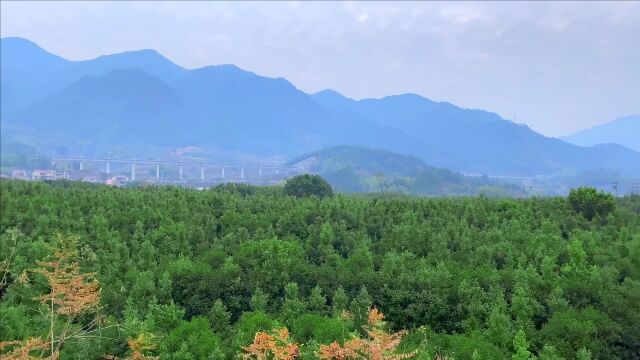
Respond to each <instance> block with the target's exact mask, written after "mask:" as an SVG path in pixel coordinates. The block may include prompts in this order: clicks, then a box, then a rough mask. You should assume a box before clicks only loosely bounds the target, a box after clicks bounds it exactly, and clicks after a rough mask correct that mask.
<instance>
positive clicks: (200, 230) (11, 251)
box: [0, 180, 640, 359]
mask: <svg viewBox="0 0 640 360" xmlns="http://www.w3.org/2000/svg"><path fill="white" fill-rule="evenodd" d="M319 188H320V187H319ZM0 190H1V191H2V202H1V203H0V204H1V206H0V210H1V211H0V214H1V215H0V230H1V233H2V236H1V237H0V241H1V242H0V245H1V248H2V257H3V262H2V268H1V270H2V282H1V283H0V289H1V290H0V318H1V319H2V321H1V322H0V342H2V343H1V344H0V348H2V350H0V351H2V353H3V354H4V355H3V356H4V357H6V358H8V359H9V358H12V357H11V356H14V355H15V354H16V351H18V350H20V349H25V348H26V349H32V350H33V351H32V352H31V354H32V355H33V356H36V355H38V354H42V351H44V355H46V356H47V357H49V355H52V357H53V356H55V357H59V358H60V359H80V358H82V359H100V358H104V356H105V355H108V356H109V357H108V358H111V359H113V358H115V357H117V358H135V359H144V358H151V356H160V357H161V358H162V359H212V358H215V359H219V358H235V357H236V356H238V355H239V354H244V355H245V356H247V357H250V358H258V359H264V358H279V359H285V358H289V359H293V358H296V357H300V358H304V359H313V358H317V357H320V358H325V359H330V358H335V359H339V358H355V355H354V354H356V353H357V354H360V355H362V354H365V355H362V356H364V357H365V358H378V357H374V356H373V355H371V354H374V353H375V352H376V351H380V352H379V353H378V354H384V356H387V358H392V357H391V356H392V354H395V355H399V354H404V355H405V356H407V357H412V358H417V359H433V358H434V357H435V356H436V355H438V356H442V357H444V356H448V357H449V358H455V359H509V358H514V359H531V358H533V357H534V356H536V357H539V358H540V359H575V358H579V359H588V358H592V359H605V358H606V359H637V358H638V349H639V348H640V197H637V196H636V197H627V198H621V199H618V200H617V201H615V202H614V201H613V198H612V197H611V196H609V195H604V194H602V193H597V192H594V191H591V190H588V189H587V190H581V191H580V192H575V193H573V196H572V197H571V201H568V200H567V199H565V198H546V199H536V198H533V199H526V200H506V199H505V200H502V199H500V200H498V199H496V200H493V199H488V198H486V197H476V198H453V199H425V198H393V199H391V198H363V197H353V196H346V195H334V196H325V197H322V198H319V197H316V196H288V195H285V194H284V193H283V190H282V188H271V187H266V188H257V187H250V186H239V185H237V186H234V185H229V186H223V187H219V188H214V189H210V190H203V191H197V190H188V189H180V188H171V187H162V188H156V187H147V188H138V189H119V188H110V187H104V186H93V185H88V184H81V183H64V182H63V183H38V182H20V181H6V180H2V181H1V182H0ZM98 286H99V291H98V290H97V287H98ZM53 294H55V296H54V295H53ZM381 313H384V316H383V315H382V314H381ZM27 339H30V340H29V341H28V342H25V341H26V340H27ZM376 339H377V340H376ZM381 344H385V345H384V346H385V347H384V349H386V350H381V349H380V346H382V345H381ZM51 345H53V348H52V347H51ZM376 346H378V347H376ZM54 349H55V351H54ZM349 351H355V353H350V352H349ZM12 353H13V355H10V354H12ZM269 354H271V355H269ZM274 354H276V355H274ZM340 354H342V355H340ZM349 354H351V355H349ZM367 354H369V355H367ZM352 355H353V356H352ZM360 355H359V356H360ZM395 355H393V356H395ZM15 356H17V355H15ZM261 356H263V357H261ZM274 356H275V357H274ZM340 356H342V357H340ZM16 358H19V357H16ZM379 358H382V357H379ZM398 358H399V357H398Z"/></svg>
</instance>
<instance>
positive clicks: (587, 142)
mask: <svg viewBox="0 0 640 360" xmlns="http://www.w3.org/2000/svg"><path fill="white" fill-rule="evenodd" d="M561 139H562V140H564V141H567V142H569V143H572V144H575V145H579V146H591V145H597V144H607V143H615V144H619V145H622V146H624V147H627V148H629V149H631V150H634V151H637V152H640V115H627V116H623V117H619V118H617V119H615V120H612V121H610V122H607V123H604V124H601V125H596V126H594V127H591V128H588V129H584V130H581V131H578V132H576V133H574V134H571V135H568V136H564V137H562V138H561Z"/></svg>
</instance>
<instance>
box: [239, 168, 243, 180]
mask: <svg viewBox="0 0 640 360" xmlns="http://www.w3.org/2000/svg"><path fill="white" fill-rule="evenodd" d="M240 179H244V168H240Z"/></svg>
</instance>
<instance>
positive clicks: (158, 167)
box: [156, 153, 160, 179]
mask: <svg viewBox="0 0 640 360" xmlns="http://www.w3.org/2000/svg"><path fill="white" fill-rule="evenodd" d="M156 179H160V153H158V162H157V163H156Z"/></svg>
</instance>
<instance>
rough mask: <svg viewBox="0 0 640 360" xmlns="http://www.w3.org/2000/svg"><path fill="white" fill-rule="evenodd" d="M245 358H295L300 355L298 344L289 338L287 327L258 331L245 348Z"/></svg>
mask: <svg viewBox="0 0 640 360" xmlns="http://www.w3.org/2000/svg"><path fill="white" fill-rule="evenodd" d="M244 351H245V354H243V357H244V358H245V359H257V360H267V359H274V360H293V359H296V358H298V356H299V355H300V349H299V346H298V344H296V343H293V342H291V340H289V330H287V328H282V329H277V330H274V331H272V332H271V334H269V333H266V332H263V331H261V332H258V333H256V335H255V337H254V339H253V343H251V345H249V346H247V347H245V348H244Z"/></svg>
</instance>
